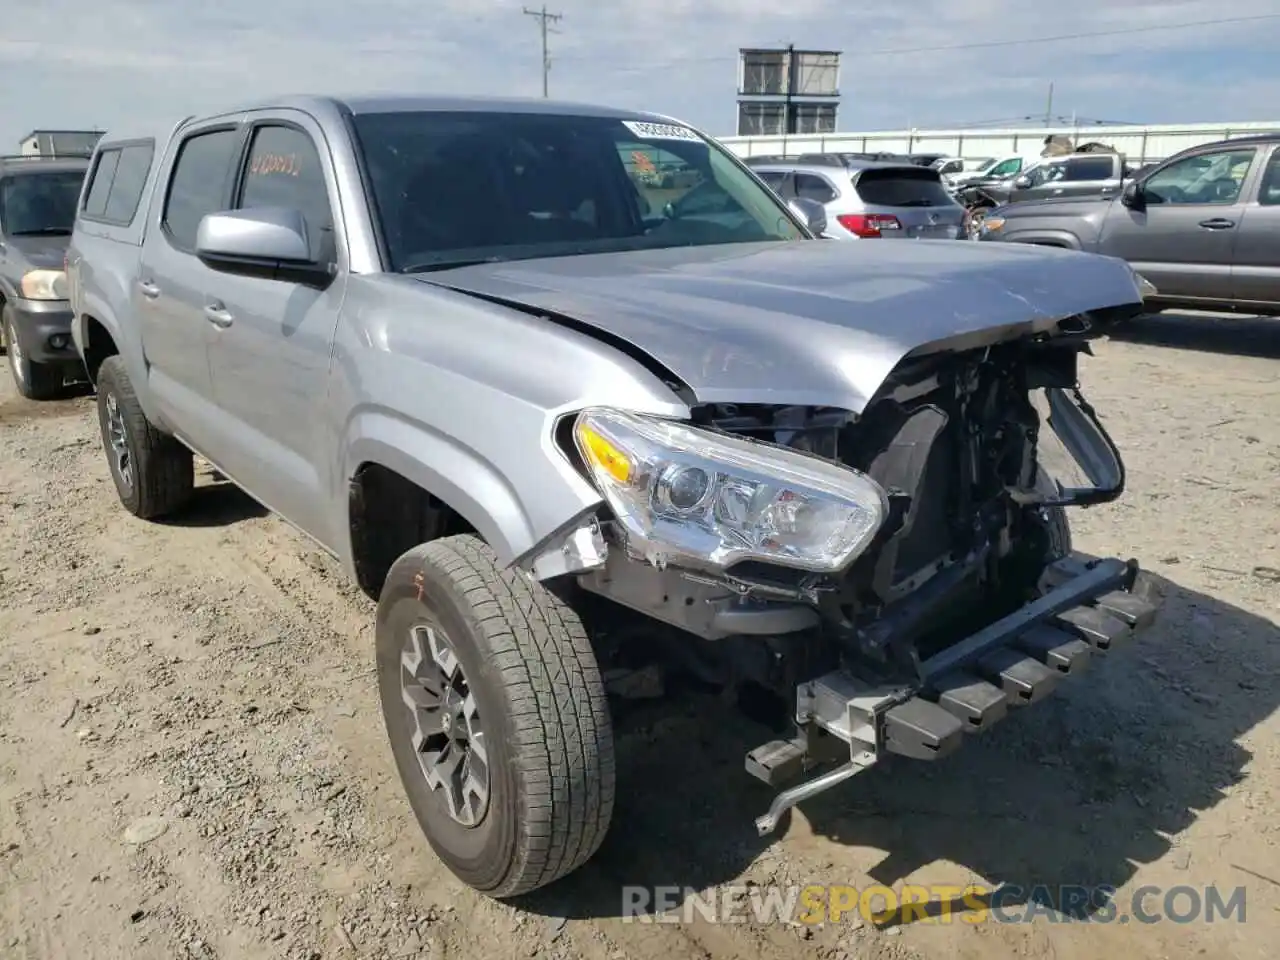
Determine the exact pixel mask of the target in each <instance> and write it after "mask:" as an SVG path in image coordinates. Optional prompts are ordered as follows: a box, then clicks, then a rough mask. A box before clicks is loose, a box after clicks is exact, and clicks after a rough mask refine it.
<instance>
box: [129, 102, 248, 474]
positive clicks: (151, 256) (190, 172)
mask: <svg viewBox="0 0 1280 960" xmlns="http://www.w3.org/2000/svg"><path fill="white" fill-rule="evenodd" d="M239 143H240V131H239V126H238V124H237V123H236V122H234V121H231V122H226V121H222V122H219V121H214V122H209V123H204V124H200V125H197V126H195V127H192V128H189V129H187V130H184V131H183V133H182V134H181V135H180V137H178V138H175V141H174V143H173V145H171V147H170V150H169V154H168V156H167V157H166V165H165V169H164V170H163V171H162V173H161V176H163V177H164V179H163V180H161V181H160V182H159V183H158V185H157V189H159V190H161V191H162V194H161V197H160V198H159V199H160V200H161V202H159V203H155V204H153V205H152V208H151V211H150V214H149V223H148V226H147V234H146V240H145V241H144V243H143V247H142V254H141V260H140V264H139V270H138V277H137V281H136V283H135V285H134V289H133V292H132V297H133V306H134V316H135V317H137V318H138V323H139V325H140V327H141V329H142V343H143V351H144V353H145V354H146V358H147V362H148V364H149V374H148V376H149V382H150V386H151V392H152V394H153V396H155V398H156V399H157V401H159V403H160V404H161V405H162V406H163V409H164V413H165V416H166V419H168V420H169V421H170V422H171V423H172V424H173V426H174V428H175V429H176V430H178V432H179V433H181V434H182V435H183V437H184V438H185V439H186V440H188V441H189V442H190V443H191V444H192V445H193V446H195V447H197V448H198V449H199V450H200V452H201V453H203V454H204V455H206V456H209V457H216V456H217V455H218V450H217V449H216V448H217V444H216V439H217V437H218V431H217V429H216V422H217V419H218V418H217V415H216V411H215V402H214V398H213V386H212V380H211V378H210V376H209V356H208V350H209V341H210V336H211V333H212V327H211V326H210V323H209V321H208V320H207V319H206V318H205V315H204V305H205V300H206V297H207V295H208V280H209V275H210V274H211V272H212V271H210V270H209V269H208V268H207V267H205V265H204V264H203V263H201V262H200V260H199V259H197V258H196V255H195V245H196V230H197V228H198V227H199V225H200V220H201V219H202V218H203V217H204V216H205V215H206V214H209V213H214V212H215V211H218V210H222V209H225V208H226V206H227V204H228V198H229V197H230V190H231V175H232V172H233V170H234V160H235V156H236V151H237V148H238V146H239Z"/></svg>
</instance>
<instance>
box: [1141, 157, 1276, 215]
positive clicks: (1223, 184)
mask: <svg viewBox="0 0 1280 960" xmlns="http://www.w3.org/2000/svg"><path fill="white" fill-rule="evenodd" d="M1254 153H1255V151H1254V150H1253V148H1249V149H1247V150H1223V151H1221V152H1219V153H1202V154H1198V155H1197V156H1194V157H1185V158H1183V159H1182V160H1175V161H1174V162H1173V163H1171V164H1169V165H1168V166H1167V167H1164V168H1162V169H1160V170H1157V171H1156V172H1155V173H1153V174H1151V175H1150V176H1149V177H1147V178H1146V179H1145V180H1144V181H1143V182H1142V193H1143V195H1144V197H1145V198H1146V200H1147V202H1148V203H1217V204H1221V203H1235V202H1236V199H1237V198H1238V197H1239V196H1240V185H1241V183H1242V182H1243V181H1244V178H1245V176H1246V175H1247V174H1248V172H1249V166H1250V165H1251V164H1252V163H1253V157H1254Z"/></svg>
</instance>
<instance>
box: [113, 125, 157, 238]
mask: <svg viewBox="0 0 1280 960" xmlns="http://www.w3.org/2000/svg"><path fill="white" fill-rule="evenodd" d="M154 152H155V150H154V147H153V146H152V145H151V144H149V143H135V144H131V145H130V146H127V147H125V148H123V149H122V150H121V151H120V160H119V163H118V164H117V165H116V175H115V179H114V180H113V181H112V182H111V194H110V196H108V197H107V209H106V213H105V214H104V219H107V220H112V221H115V222H116V223H125V224H128V223H132V222H133V218H134V216H135V215H136V214H137V212H138V202H139V201H140V200H141V199H142V191H143V188H144V187H146V185H147V174H148V173H150V172H151V160H152V157H153V155H154Z"/></svg>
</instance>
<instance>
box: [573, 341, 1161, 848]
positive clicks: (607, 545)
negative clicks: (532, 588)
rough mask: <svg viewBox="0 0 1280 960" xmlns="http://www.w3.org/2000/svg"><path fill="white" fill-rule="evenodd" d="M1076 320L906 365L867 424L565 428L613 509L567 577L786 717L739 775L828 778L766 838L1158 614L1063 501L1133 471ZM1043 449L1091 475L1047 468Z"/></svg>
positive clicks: (762, 408) (1129, 566)
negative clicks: (783, 705) (850, 782)
mask: <svg viewBox="0 0 1280 960" xmlns="http://www.w3.org/2000/svg"><path fill="white" fill-rule="evenodd" d="M1080 323H1081V324H1082V325H1083V327H1084V328H1087V326H1088V324H1087V322H1085V321H1080ZM1069 328H1070V325H1069V324H1068V323H1064V324H1063V330H1064V331H1066V332H1065V333H1063V334H1062V335H1059V336H1058V337H1054V338H1049V337H1039V338H1029V339H1022V340H1016V341H1012V342H1005V343H997V344H993V345H988V346H983V347H981V348H977V349H971V350H965V351H951V352H944V353H932V354H927V355H923V356H917V357H909V358H908V359H907V360H905V361H903V362H902V363H900V364H899V366H898V367H897V368H896V369H895V370H894V372H893V373H892V375H891V376H890V377H889V378H888V379H887V380H886V381H885V382H884V384H883V385H882V387H881V388H880V390H879V391H878V392H877V393H876V395H875V397H874V398H873V399H872V400H871V402H870V403H868V404H867V405H866V407H865V408H864V409H863V410H862V411H861V412H860V413H858V414H854V413H851V412H848V411H844V410H838V409H830V408H817V407H795V406H791V407H779V406H772V405H769V404H762V403H752V404H743V405H730V404H715V405H702V406H696V407H695V408H694V409H693V415H692V417H691V422H689V423H673V422H670V421H663V420H658V419H652V418H646V417H640V416H636V415H633V414H628V413H625V412H622V411H617V410H610V409H590V410H586V411H583V412H582V413H581V414H579V416H578V417H577V420H576V422H575V423H574V440H575V443H576V450H577V452H578V453H579V454H580V456H581V461H582V465H583V468H584V470H585V471H586V472H587V473H588V474H589V475H590V476H591V478H592V479H593V480H594V481H595V483H596V484H597V486H598V488H599V489H600V491H601V493H602V495H603V497H604V500H605V503H606V504H607V507H608V511H607V514H602V516H601V523H600V525H599V527H596V526H594V523H593V526H592V527H591V528H590V532H586V531H579V532H578V533H577V534H575V536H576V537H578V539H579V541H582V543H580V544H579V546H578V547H577V548H575V549H576V553H575V554H574V556H575V557H577V558H578V560H579V562H578V565H577V566H578V574H579V575H578V581H579V583H580V584H581V585H582V586H583V587H584V588H586V589H587V590H588V591H590V592H591V593H593V594H597V595H599V596H603V597H606V598H608V599H610V600H612V601H615V602H616V603H618V604H621V605H622V606H623V607H626V608H629V609H630V610H632V611H634V612H636V613H639V614H643V615H644V616H645V617H648V618H652V619H653V620H657V621H660V622H661V623H663V624H666V625H667V626H669V627H671V628H675V631H674V632H675V633H676V634H678V635H680V636H684V637H685V639H686V640H688V639H689V637H688V635H689V634H693V635H694V636H697V637H701V638H703V639H705V640H715V641H720V642H717V643H714V644H691V643H687V642H686V643H678V644H677V646H679V647H682V648H693V647H697V648H700V649H698V650H696V651H694V650H692V649H683V650H682V652H683V653H684V654H685V655H686V656H687V659H688V661H689V662H690V663H691V664H693V665H695V668H696V669H697V670H699V671H701V672H702V673H704V674H707V675H710V676H714V677H717V678H719V679H722V680H724V681H725V682H741V681H744V680H745V681H747V682H750V683H752V684H753V685H755V686H756V687H759V688H762V689H765V690H768V691H771V692H772V693H774V694H775V695H776V696H778V697H780V698H783V699H784V700H785V701H786V702H787V704H788V713H789V716H788V727H789V729H786V730H784V731H782V732H781V734H780V736H779V737H778V738H777V739H775V740H772V741H770V742H768V743H766V744H763V745H762V746H760V747H758V748H757V749H755V750H753V751H751V752H750V753H749V754H748V755H747V759H746V765H747V769H748V770H749V771H750V772H751V773H752V774H753V775H755V776H757V777H758V778H760V779H761V780H763V781H765V782H766V783H769V784H770V785H773V786H779V787H781V786H782V785H783V784H785V783H786V782H788V781H791V780H794V779H795V778H797V777H798V776H799V775H800V774H801V773H803V772H804V771H806V770H809V769H811V768H813V767H814V766H817V765H819V764H824V763H834V764H837V766H835V768H834V769H832V770H830V771H829V772H827V773H825V774H823V775H821V776H819V777H817V778H816V779H813V780H810V781H808V782H806V783H802V784H800V785H799V786H794V787H791V788H790V789H785V790H783V791H782V792H780V793H779V794H778V795H777V797H776V799H775V801H774V803H773V805H772V806H771V808H770V810H769V811H768V813H767V814H765V815H764V816H762V817H761V818H759V820H758V821H757V826H758V828H759V830H760V831H761V833H768V832H770V831H771V830H773V829H774V828H775V826H776V825H777V822H778V818H779V817H780V816H781V814H782V813H783V812H784V811H785V810H786V809H788V808H789V807H791V806H793V805H794V804H795V803H797V802H799V801H800V800H803V799H804V798H806V797H808V796H811V795H813V794H814V793H817V792H820V791H822V790H825V789H828V788H829V787H831V786H832V785H834V784H835V783H838V782H840V781H842V780H844V779H847V778H848V777H850V776H853V775H854V774H856V773H858V772H860V771H861V770H864V769H866V768H867V767H869V766H871V765H872V764H874V763H875V762H876V761H877V760H878V759H879V758H880V757H882V756H883V755H884V754H885V753H896V754H899V755H903V756H907V757H912V758H916V759H934V758H937V757H940V756H943V755H946V754H947V753H949V752H951V751H952V750H953V749H955V748H956V747H958V746H959V745H960V743H961V741H962V739H963V737H964V736H965V735H966V734H972V733H977V732H980V731H983V730H986V729H988V728H989V727H991V726H992V725H993V724H994V723H996V722H997V721H998V720H1000V719H1001V718H1002V717H1003V716H1004V715H1005V714H1006V713H1007V711H1008V709H1009V707H1016V706H1021V705H1026V704H1031V703H1035V702H1038V701H1039V700H1041V699H1043V698H1044V697H1045V696H1046V695H1047V694H1049V693H1050V692H1051V691H1052V690H1053V688H1054V687H1055V686H1056V684H1057V683H1058V682H1059V681H1060V680H1061V679H1062V678H1063V677H1064V676H1069V675H1073V674H1076V673H1079V672H1080V671H1081V670H1082V669H1083V668H1084V667H1085V666H1086V664H1087V663H1088V661H1089V658H1090V656H1091V655H1092V654H1095V653H1099V652H1107V651H1109V650H1111V649H1113V648H1114V647H1116V646H1119V645H1121V644H1123V643H1124V642H1125V641H1126V640H1128V639H1129V638H1130V637H1131V636H1132V635H1133V633H1134V632H1135V631H1137V630H1140V629H1143V628H1145V627H1146V626H1148V625H1149V624H1150V623H1151V622H1152V621H1153V619H1154V617H1155V613H1156V603H1155V599H1154V597H1153V596H1152V593H1151V591H1150V589H1149V588H1148V586H1147V584H1146V583H1145V581H1144V579H1143V578H1142V577H1141V575H1140V573H1139V570H1138V567H1137V564H1136V563H1135V562H1134V561H1131V560H1128V561H1126V560H1119V559H1102V560H1091V559H1087V558H1084V557H1082V556H1079V555H1076V554H1074V553H1072V552H1071V545H1070V536H1069V532H1068V528H1067V525H1066V521H1065V515H1064V514H1063V510H1064V508H1069V507H1073V506H1089V505H1092V504H1098V503H1103V502H1107V501H1109V500H1113V499H1115V498H1116V497H1118V496H1119V495H1120V494H1121V493H1122V492H1123V489H1124V481H1125V474H1124V467H1123V463H1122V461H1121V458H1120V455H1119V453H1118V451H1117V450H1116V448H1115V445H1114V444H1113V443H1112V441H1111V439H1110V437H1109V436H1108V435H1107V432H1106V430H1105V429H1104V428H1103V426H1102V424H1101V423H1100V422H1099V420H1098V417H1097V416H1096V414H1095V412H1094V411H1093V409H1092V408H1091V407H1090V406H1089V405H1088V403H1087V402H1086V401H1085V399H1084V397H1083V396H1082V395H1081V393H1080V390H1079V386H1078V376H1077V363H1078V358H1079V355H1080V353H1081V352H1085V351H1087V340H1086V339H1085V338H1084V337H1083V336H1079V335H1073V334H1072V333H1071V332H1070V329H1069ZM1080 332H1081V333H1083V332H1084V331H1083V330H1081V331H1080ZM1050 439H1052V440H1053V442H1054V443H1056V444H1057V446H1058V447H1060V448H1061V450H1062V451H1063V452H1064V453H1065V456H1066V459H1067V461H1069V462H1068V464H1067V466H1068V467H1073V468H1074V471H1075V472H1077V473H1078V474H1080V475H1081V476H1082V478H1083V480H1082V482H1081V483H1079V484H1072V483H1067V482H1066V481H1065V478H1064V474H1065V473H1067V472H1069V471H1068V470H1066V469H1062V470H1059V469H1056V468H1055V467H1053V466H1052V465H1050V464H1048V463H1047V462H1046V459H1047V458H1046V457H1044V456H1042V452H1043V450H1044V448H1045V447H1046V446H1047V445H1048V441H1049V440H1050ZM584 538H585V539H584ZM569 542H573V541H572V538H571V540H570V541H569ZM602 548H603V549H602ZM583 558H585V559H583Z"/></svg>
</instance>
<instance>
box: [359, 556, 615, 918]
mask: <svg viewBox="0 0 1280 960" xmlns="http://www.w3.org/2000/svg"><path fill="white" fill-rule="evenodd" d="M377 673H378V690H379V694H380V696H381V701H382V711H383V719H384V721H385V723H386V728H387V735H388V737H389V738H390V741H391V750H392V754H393V755H394V757H395V761H396V767H397V768H398V770H399V773H400V779H401V781H402V782H403V784H404V789H405V793H406V795H407V797H408V800H409V805H410V806H411V807H412V809H413V812H414V815H415V816H416V817H417V820H418V823H419V825H420V826H421V828H422V831H423V833H424V834H425V835H426V837H427V841H428V843H430V845H431V848H432V849H433V850H434V851H435V853H436V855H437V856H438V857H439V858H440V859H441V860H442V861H443V862H444V864H445V865H446V866H447V867H448V868H449V870H450V871H452V872H453V874H454V875H455V876H457V877H458V878H459V879H460V880H462V881H463V882H464V883H466V884H468V885H469V886H471V887H473V888H474V889H476V890H478V891H480V892H482V893H485V894H487V895H489V896H491V897H494V898H506V897H513V896H517V895H519V894H523V893H527V892H529V891H531V890H534V889H536V888H538V887H542V886H545V885H546V884H548V883H551V882H552V881H554V880H557V879H559V878H561V877H563V876H565V875H566V874H569V873H571V872H573V871H574V870H576V869H577V868H578V867H580V866H581V865H582V864H583V863H585V862H586V861H587V860H588V859H589V858H590V857H591V856H592V854H594V853H595V852H596V850H597V849H598V848H599V846H600V843H601V842H602V841H603V840H604V837H605V834H606V832H607V831H608V827H609V820H610V817H611V816H612V813H613V802H614V753H613V733H612V728H611V724H610V719H609V708H608V702H607V700H606V697H605V691H604V683H603V681H602V680H601V677H600V671H599V668H598V666H597V664H596V659H595V654H594V652H593V651H592V649H591V645H590V643H589V641H588V639H587V634H586V631H585V630H584V629H583V626H582V622H581V620H580V619H579V618H578V616H577V614H576V613H575V612H574V611H573V610H572V609H571V608H569V607H568V606H567V605H566V604H564V603H563V602H562V601H560V600H559V599H558V598H557V597H556V596H555V595H554V594H552V593H551V592H550V591H548V590H547V589H546V588H545V587H543V586H542V585H541V584H539V583H537V582H535V581H533V580H531V579H530V578H529V577H528V576H527V575H526V574H524V573H523V572H521V571H519V570H516V569H512V568H507V569H503V568H500V567H499V565H498V563H497V560H496V558H495V556H494V553H493V551H492V550H491V549H490V548H489V547H488V546H487V545H486V544H485V543H483V542H482V541H481V540H479V539H477V538H476V537H474V536H470V535H467V536H454V537H446V538H444V539H440V540H435V541H432V542H430V543H427V544H423V545H421V546H417V547H414V548H413V549H412V550H409V551H408V552H407V553H405V554H404V555H403V556H401V557H400V558H399V559H398V560H397V561H396V562H395V563H394V564H393V565H392V567H391V571H390V573H389V574H388V575H387V579H386V583H385V585H384V586H383V589H382V595H381V597H380V599H379V601H378V619H377ZM410 703H412V704H413V706H409V704H410ZM450 704H452V706H450ZM451 717H452V719H451ZM464 728H465V729H464ZM459 731H463V732H462V733H459ZM476 744H479V745H480V749H479V750H478V751H477V750H476V748H475V745H476ZM446 759H447V760H448V763H446V762H445V761H446ZM453 765H456V766H453ZM482 793H483V796H482Z"/></svg>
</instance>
